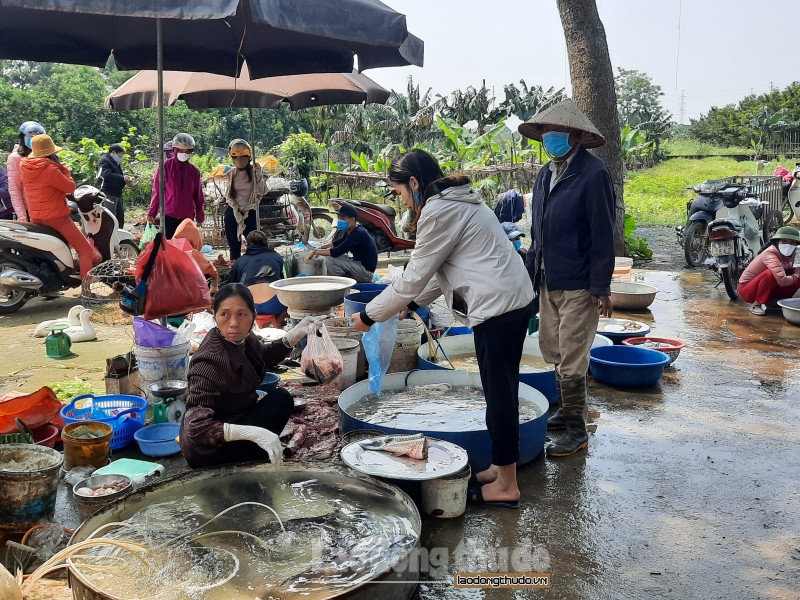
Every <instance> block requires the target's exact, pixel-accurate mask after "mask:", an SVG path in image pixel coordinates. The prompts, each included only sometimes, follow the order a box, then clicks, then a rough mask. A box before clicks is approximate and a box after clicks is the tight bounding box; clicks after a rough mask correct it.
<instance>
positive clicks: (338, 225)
mask: <svg viewBox="0 0 800 600" xmlns="http://www.w3.org/2000/svg"><path fill="white" fill-rule="evenodd" d="M336 229H338V230H339V231H345V230H346V229H347V221H342V220H341V219H337V221H336Z"/></svg>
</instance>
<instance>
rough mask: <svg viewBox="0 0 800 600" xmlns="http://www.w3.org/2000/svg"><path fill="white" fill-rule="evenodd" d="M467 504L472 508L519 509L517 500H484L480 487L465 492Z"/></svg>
mask: <svg viewBox="0 0 800 600" xmlns="http://www.w3.org/2000/svg"><path fill="white" fill-rule="evenodd" d="M467 504H470V505H472V506H496V507H497V508H511V509H519V500H485V499H484V498H483V489H482V487H481V486H476V487H473V488H469V489H468V490H467Z"/></svg>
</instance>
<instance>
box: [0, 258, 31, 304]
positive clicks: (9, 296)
mask: <svg viewBox="0 0 800 600" xmlns="http://www.w3.org/2000/svg"><path fill="white" fill-rule="evenodd" d="M5 269H19V270H20V271H25V270H26V269H25V266H24V265H23V264H21V263H19V262H17V261H15V260H13V259H11V258H7V257H5V256H3V257H0V273H1V272H3V271H4V270H5ZM32 296H33V295H32V294H31V293H29V292H23V291H21V290H14V289H10V288H6V287H4V286H1V285H0V315H8V314H11V313H13V312H17V311H18V310H19V309H20V308H22V307H23V306H25V303H26V302H27V301H28V300H30V299H31V297H32Z"/></svg>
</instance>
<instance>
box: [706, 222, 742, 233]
mask: <svg viewBox="0 0 800 600" xmlns="http://www.w3.org/2000/svg"><path fill="white" fill-rule="evenodd" d="M724 225H727V226H728V227H730V228H731V229H733V230H734V231H736V232H739V231H741V230H742V228H743V225H742V222H741V221H740V220H739V219H714V220H713V221H711V223H709V224H708V229H709V231H710V230H711V229H713V228H714V227H720V226H724Z"/></svg>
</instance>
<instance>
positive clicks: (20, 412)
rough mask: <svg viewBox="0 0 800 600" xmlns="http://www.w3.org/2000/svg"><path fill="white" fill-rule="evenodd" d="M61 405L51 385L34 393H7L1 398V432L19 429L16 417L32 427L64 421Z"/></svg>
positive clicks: (11, 431)
mask: <svg viewBox="0 0 800 600" xmlns="http://www.w3.org/2000/svg"><path fill="white" fill-rule="evenodd" d="M12 394H13V395H12ZM61 406H62V405H61V402H59V401H58V396H56V394H55V392H54V391H53V390H51V389H50V388H49V387H43V388H41V389H40V390H38V391H36V392H33V393H32V394H22V395H19V394H15V393H13V392H12V393H9V394H6V395H5V396H3V397H2V398H0V434H4V433H13V432H15V431H17V424H16V423H15V422H14V419H16V418H19V419H22V420H23V421H24V422H25V424H26V425H28V427H30V428H31V429H36V428H37V427H41V426H43V425H47V424H48V423H49V422H50V421H55V422H56V423H62V422H63V421H62V419H61V417H60V416H59V414H58V413H59V411H60V410H61Z"/></svg>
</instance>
